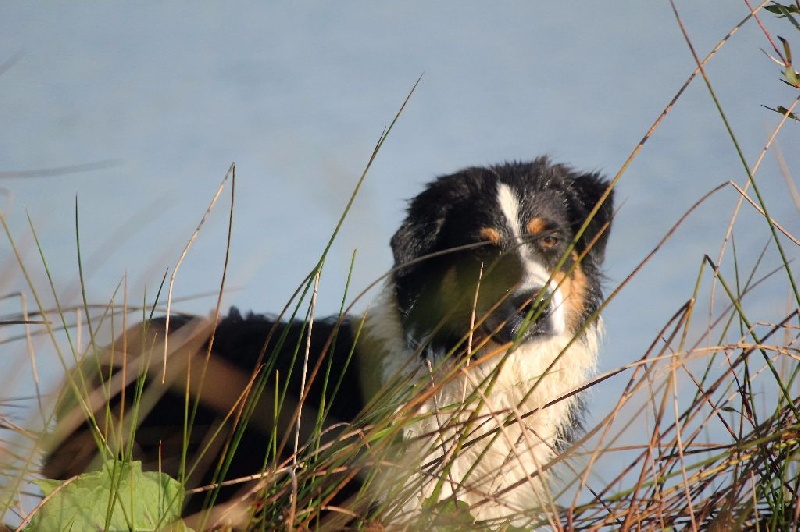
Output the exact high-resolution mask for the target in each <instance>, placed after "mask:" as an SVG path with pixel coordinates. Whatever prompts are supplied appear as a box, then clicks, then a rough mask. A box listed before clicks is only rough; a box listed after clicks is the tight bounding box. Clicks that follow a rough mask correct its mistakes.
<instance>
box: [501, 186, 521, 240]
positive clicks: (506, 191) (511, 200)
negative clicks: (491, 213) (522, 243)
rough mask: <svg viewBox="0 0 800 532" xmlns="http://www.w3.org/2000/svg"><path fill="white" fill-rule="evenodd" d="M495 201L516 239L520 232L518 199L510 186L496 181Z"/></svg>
mask: <svg viewBox="0 0 800 532" xmlns="http://www.w3.org/2000/svg"><path fill="white" fill-rule="evenodd" d="M497 203H498V205H500V211H501V212H502V213H503V215H504V216H505V217H506V220H507V221H508V227H509V228H511V234H513V235H514V239H515V240H517V241H518V240H519V238H520V235H521V234H522V232H521V231H520V227H519V200H518V199H517V196H516V194H514V191H513V190H511V187H509V186H508V185H506V184H505V183H498V185H497Z"/></svg>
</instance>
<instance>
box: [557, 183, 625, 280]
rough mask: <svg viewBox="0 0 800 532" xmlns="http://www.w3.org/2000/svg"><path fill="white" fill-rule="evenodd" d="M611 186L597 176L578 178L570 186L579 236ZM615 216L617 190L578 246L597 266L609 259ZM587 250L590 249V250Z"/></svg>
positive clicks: (571, 208) (574, 226)
mask: <svg viewBox="0 0 800 532" xmlns="http://www.w3.org/2000/svg"><path fill="white" fill-rule="evenodd" d="M608 186H609V182H608V181H607V180H606V179H604V178H603V177H602V176H601V175H600V174H597V173H587V174H578V175H576V176H574V178H573V179H572V183H571V186H570V187H569V188H570V190H569V200H568V205H569V211H570V221H571V224H572V230H573V231H574V232H576V233H577V231H579V230H580V228H581V227H583V224H584V223H585V222H586V219H587V217H588V216H589V214H590V213H591V212H592V210H593V209H594V208H595V206H596V205H597V204H598V202H600V200H601V198H602V197H603V195H604V194H605V192H606V190H607V189H608ZM613 216H614V191H613V189H612V190H611V191H609V193H608V196H607V197H606V198H605V199H604V200H603V203H602V205H600V208H599V209H598V210H597V212H596V213H595V215H594V217H593V218H592V219H591V221H590V222H589V224H588V225H587V226H586V230H585V231H584V232H583V235H581V238H580V239H578V243H577V247H578V251H579V252H581V253H582V252H584V251H585V252H586V256H587V257H589V258H590V259H592V261H593V262H594V264H595V265H596V266H600V265H601V264H602V263H603V259H604V258H605V253H606V244H607V243H608V235H609V233H610V231H611V220H612V218H613ZM590 246H591V247H590ZM587 247H590V248H589V249H588V251H587Z"/></svg>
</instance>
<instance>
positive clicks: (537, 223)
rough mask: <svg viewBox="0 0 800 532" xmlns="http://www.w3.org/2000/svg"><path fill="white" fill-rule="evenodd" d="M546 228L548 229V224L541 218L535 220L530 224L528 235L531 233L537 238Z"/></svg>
mask: <svg viewBox="0 0 800 532" xmlns="http://www.w3.org/2000/svg"><path fill="white" fill-rule="evenodd" d="M545 227H547V222H545V221H544V220H543V219H541V218H534V219H533V220H531V221H530V222H528V233H530V234H531V235H532V236H536V235H538V234H539V233H541V232H542V231H544V229H545Z"/></svg>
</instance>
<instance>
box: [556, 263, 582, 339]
mask: <svg viewBox="0 0 800 532" xmlns="http://www.w3.org/2000/svg"><path fill="white" fill-rule="evenodd" d="M573 255H574V254H573ZM573 259H577V257H573ZM553 281H555V282H556V284H557V285H558V286H559V289H560V290H561V295H562V296H563V297H564V306H565V309H564V310H565V314H566V316H567V328H568V329H570V330H572V331H574V330H576V329H577V327H578V323H579V320H580V317H581V314H583V312H584V310H585V305H584V302H585V301H586V291H587V288H588V284H587V281H586V275H585V274H584V273H583V270H582V269H581V266H580V264H577V265H576V266H575V269H574V270H573V271H572V274H571V275H569V276H568V275H566V273H564V272H557V273H555V274H554V275H553Z"/></svg>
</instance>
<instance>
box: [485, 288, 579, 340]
mask: <svg viewBox="0 0 800 532" xmlns="http://www.w3.org/2000/svg"><path fill="white" fill-rule="evenodd" d="M565 328H566V326H565V322H564V301H563V298H562V297H561V292H560V291H559V289H558V287H557V286H556V285H555V283H554V282H552V281H550V283H548V286H547V287H541V286H540V287H533V288H530V289H526V290H524V291H517V292H515V293H514V294H512V295H511V296H509V297H507V298H506V299H505V300H504V301H503V302H502V303H501V304H500V305H499V306H498V308H497V309H495V311H494V312H493V313H492V314H491V315H489V316H488V317H487V319H486V321H485V322H484V324H483V329H484V332H486V333H487V334H488V335H490V336H491V337H492V338H493V339H494V341H495V342H496V343H498V344H506V343H509V342H516V343H522V342H526V341H528V340H532V339H534V338H536V337H543V336H557V335H560V334H562V333H563V332H564V331H565Z"/></svg>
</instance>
